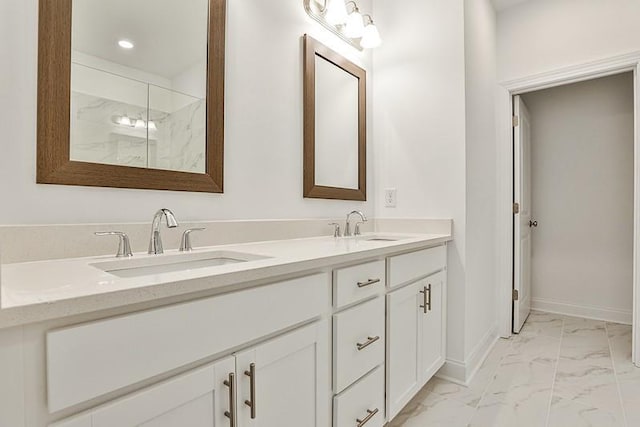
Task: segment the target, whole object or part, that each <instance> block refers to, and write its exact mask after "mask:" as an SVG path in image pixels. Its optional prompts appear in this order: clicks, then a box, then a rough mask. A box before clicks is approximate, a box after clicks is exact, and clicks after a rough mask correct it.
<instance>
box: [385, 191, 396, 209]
mask: <svg viewBox="0 0 640 427" xmlns="http://www.w3.org/2000/svg"><path fill="white" fill-rule="evenodd" d="M397 196H398V193H397V191H396V189H395V188H387V189H386V190H384V206H385V207H387V208H395V207H396V206H397V204H398V197H397Z"/></svg>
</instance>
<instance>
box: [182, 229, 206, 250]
mask: <svg viewBox="0 0 640 427" xmlns="http://www.w3.org/2000/svg"><path fill="white" fill-rule="evenodd" d="M204 230H206V228H190V229H188V230H185V232H184V233H182V241H181V242H180V252H191V251H192V250H193V247H192V246H191V233H192V232H194V231H204Z"/></svg>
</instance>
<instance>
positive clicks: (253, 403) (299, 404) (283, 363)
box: [236, 321, 330, 427]
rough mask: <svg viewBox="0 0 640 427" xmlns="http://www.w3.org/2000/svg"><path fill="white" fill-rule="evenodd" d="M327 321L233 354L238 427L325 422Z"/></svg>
mask: <svg viewBox="0 0 640 427" xmlns="http://www.w3.org/2000/svg"><path fill="white" fill-rule="evenodd" d="M327 338H328V325H327V322H325V321H323V322H316V323H314V324H312V325H309V326H306V327H303V328H300V329H297V330H295V331H293V332H291V333H288V334H286V335H283V336H280V337H278V338H274V339H273V340H271V341H267V342H265V343H264V344H261V345H258V346H257V347H254V348H252V349H249V350H247V351H243V352H241V353H238V355H237V356H236V366H237V373H236V374H237V375H236V378H237V389H238V392H237V405H236V407H237V420H238V423H237V426H238V427H300V426H305V427H326V426H328V425H330V424H329V413H330V409H329V399H328V396H329V393H330V387H329V383H330V375H329V369H330V367H329V357H328V355H329V346H328V342H327Z"/></svg>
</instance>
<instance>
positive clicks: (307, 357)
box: [50, 321, 329, 427]
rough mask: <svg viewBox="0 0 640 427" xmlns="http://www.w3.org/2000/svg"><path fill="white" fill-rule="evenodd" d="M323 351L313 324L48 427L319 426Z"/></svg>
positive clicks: (324, 405) (325, 408) (324, 402)
mask: <svg viewBox="0 0 640 427" xmlns="http://www.w3.org/2000/svg"><path fill="white" fill-rule="evenodd" d="M327 352H328V343H327V324H326V321H323V322H315V323H313V324H311V325H308V326H304V327H301V328H298V329H296V330H294V331H293V332H289V333H286V334H284V335H281V336H278V337H276V338H273V339H271V340H269V341H266V342H264V343H262V344H259V345H257V346H255V347H252V348H250V349H248V350H245V351H242V352H240V353H238V354H237V355H234V356H231V357H227V358H225V359H223V360H221V361H218V362H216V363H213V364H211V365H208V366H206V367H204V368H196V369H194V370H192V371H190V372H188V373H186V374H182V375H179V376H177V377H175V378H172V379H170V380H167V381H164V382H162V383H160V384H158V385H154V386H151V387H148V388H146V389H144V390H142V391H139V392H136V393H133V394H131V395H129V396H125V397H123V398H121V399H118V400H116V401H115V402H113V403H109V404H106V405H104V406H100V407H98V408H95V409H93V410H91V411H89V412H87V413H84V414H82V415H80V416H76V417H72V418H70V419H68V420H64V421H61V422H58V423H55V424H52V425H51V426H50V427H115V426H117V427H137V426H144V427H176V426H179V425H185V426H189V427H218V426H225V427H227V426H232V427H253V426H255V427H299V426H301V425H304V426H308V427H326V426H328V425H329V424H328V418H329V400H328V398H327V396H328V393H329V380H328V377H329V366H328V364H327Z"/></svg>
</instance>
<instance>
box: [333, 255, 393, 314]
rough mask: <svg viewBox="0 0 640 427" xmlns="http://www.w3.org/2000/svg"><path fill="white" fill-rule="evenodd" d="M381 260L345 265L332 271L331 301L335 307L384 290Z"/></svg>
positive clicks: (383, 266)
mask: <svg viewBox="0 0 640 427" xmlns="http://www.w3.org/2000/svg"><path fill="white" fill-rule="evenodd" d="M384 273H385V265H384V261H383V260H379V261H373V262H367V263H365V264H358V265H354V266H352V267H345V268H341V269H338V270H334V272H333V302H334V305H335V307H336V308H340V307H344V306H346V305H349V304H353V303H355V302H358V301H361V300H364V299H365V298H368V297H371V296H373V295H376V294H378V293H380V292H382V291H383V290H384V284H385V274H384Z"/></svg>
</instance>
